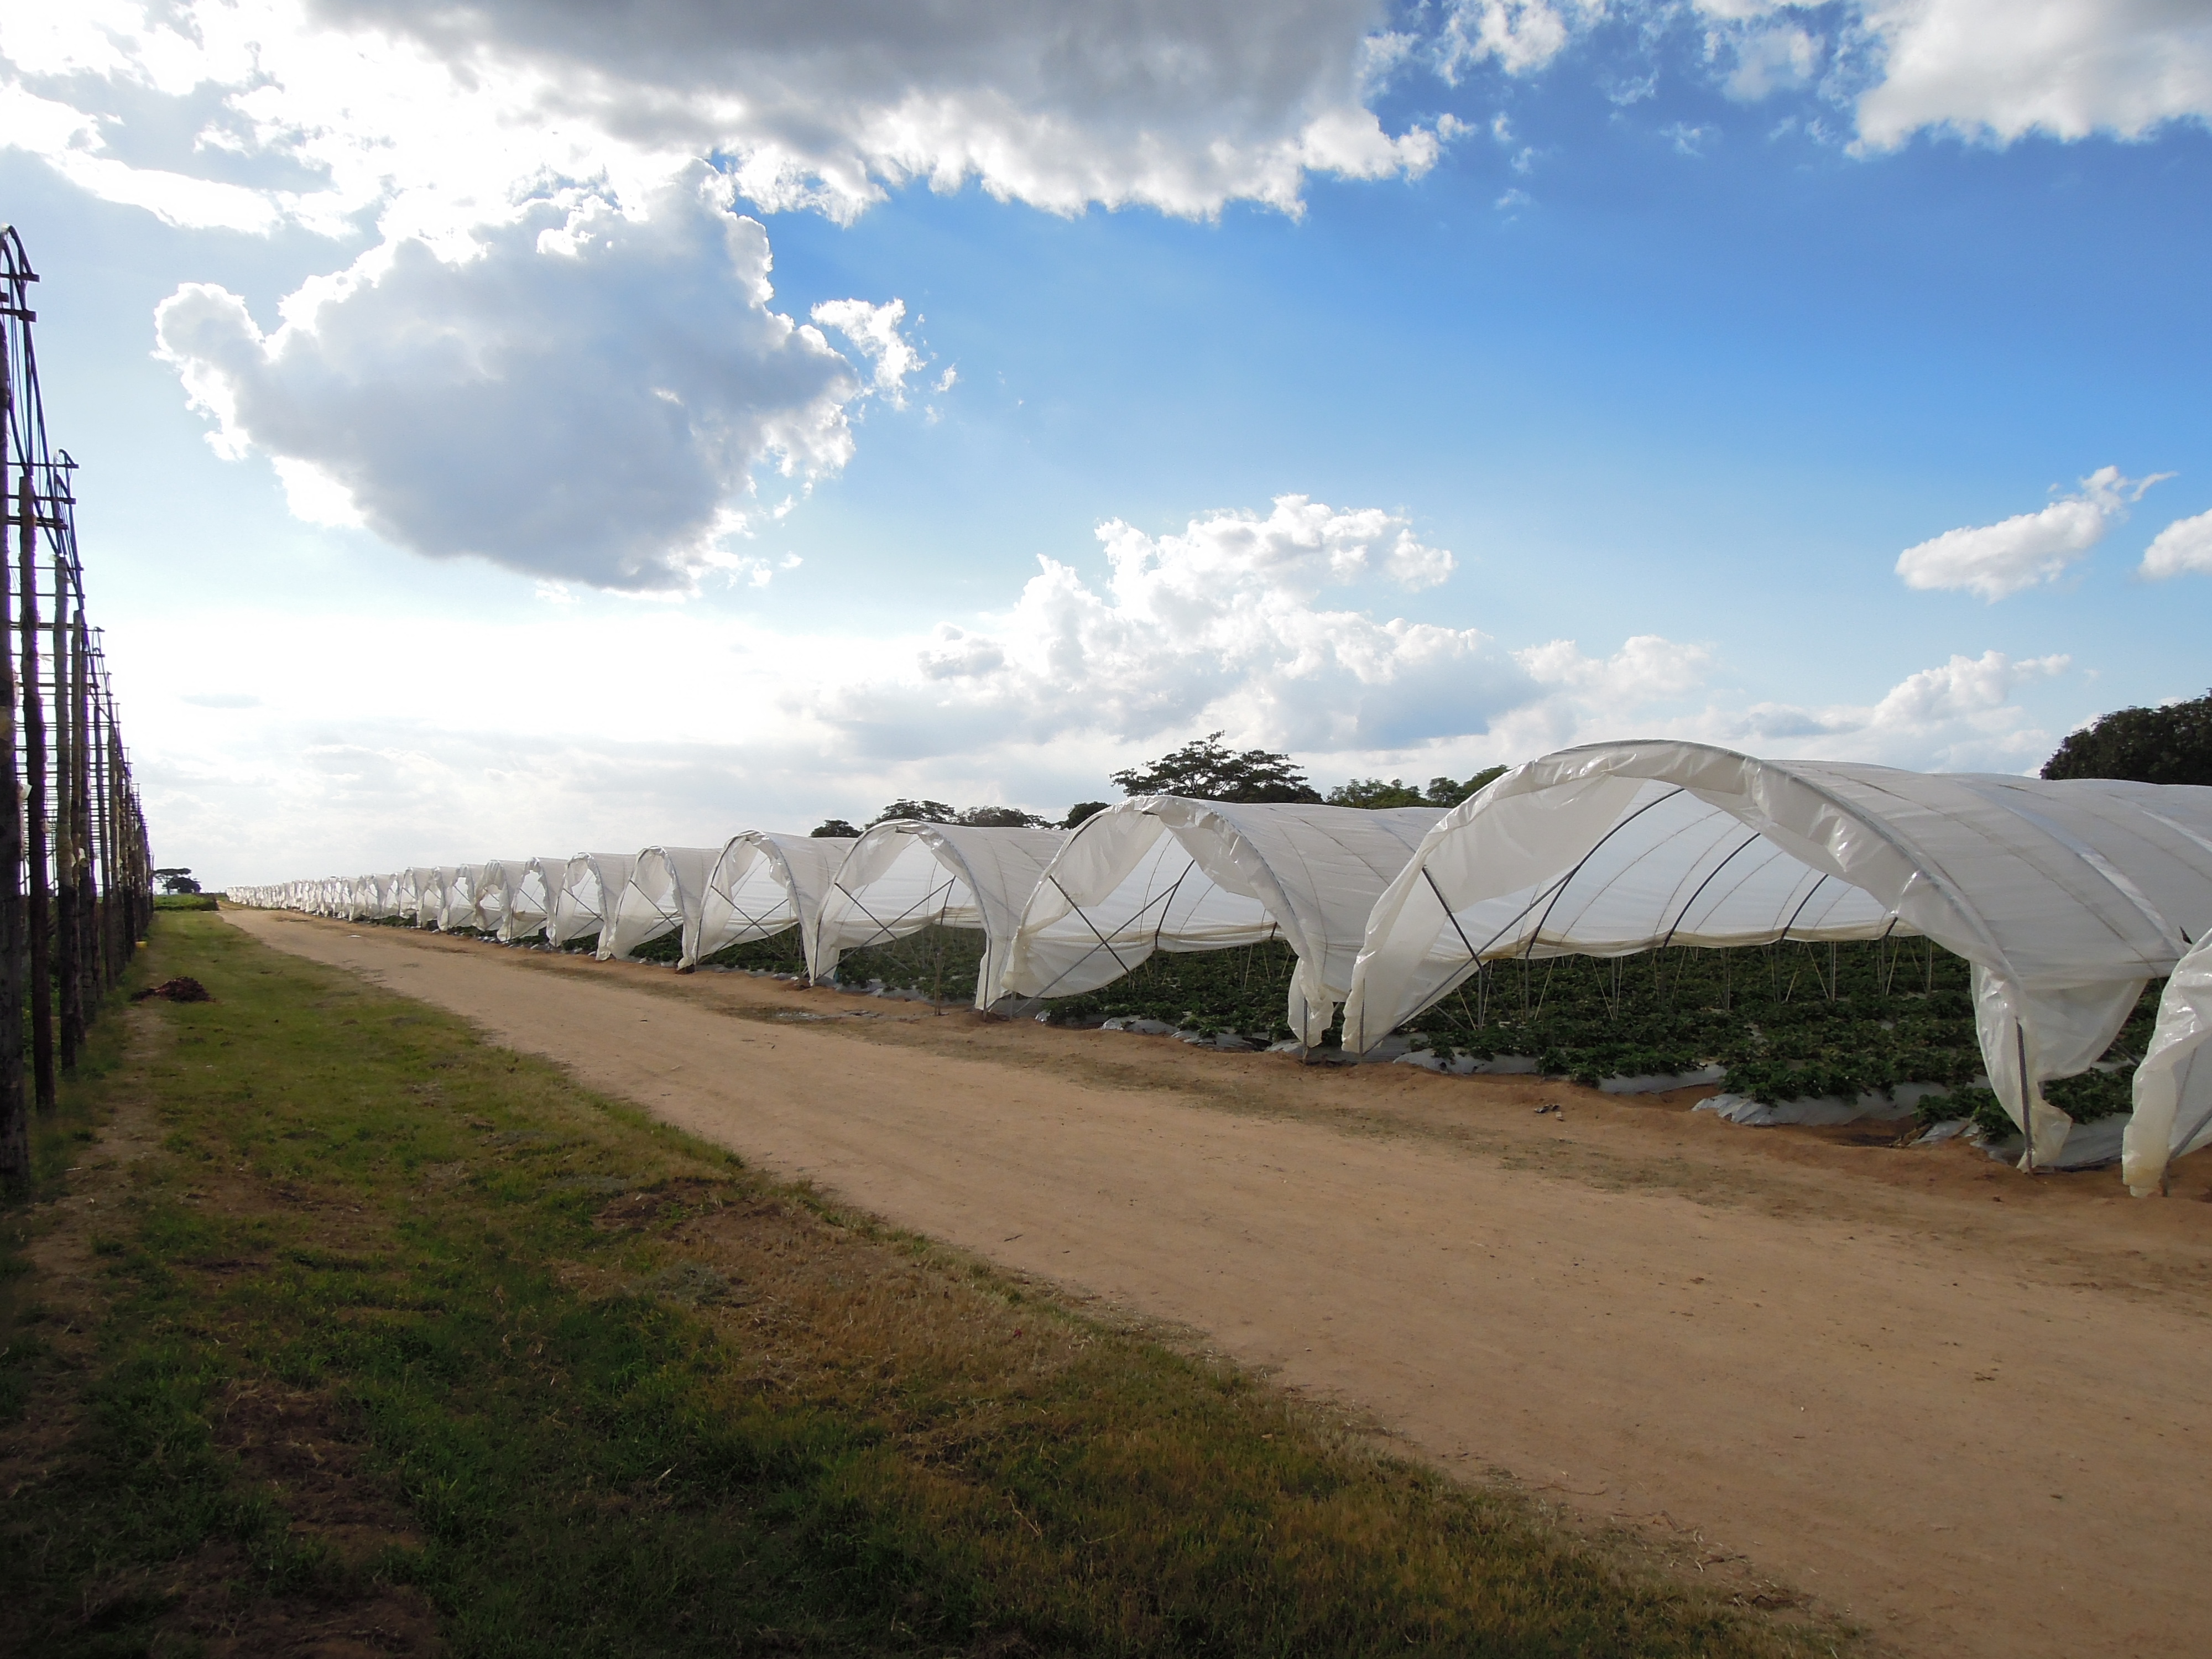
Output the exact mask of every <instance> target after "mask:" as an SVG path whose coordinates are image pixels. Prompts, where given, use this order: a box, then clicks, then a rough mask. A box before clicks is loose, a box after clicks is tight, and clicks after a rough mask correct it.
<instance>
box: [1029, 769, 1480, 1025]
mask: <svg viewBox="0 0 2212 1659" xmlns="http://www.w3.org/2000/svg"><path fill="white" fill-rule="evenodd" d="M1443 815H1444V814H1443V808H1441V807H1434V806H1398V807H1389V808H1385V809H1384V810H1383V811H1366V810H1364V809H1363V808H1360V807H1355V806H1321V805H1306V804H1304V803H1273V802H1269V803H1265V804H1248V803H1242V802H1231V801H1207V800H1186V799H1182V798H1181V797H1179V796H1174V795H1146V796H1139V798H1137V799H1134V800H1127V801H1123V802H1121V803H1120V804H1119V805H1115V806H1111V807H1109V808H1108V809H1107V810H1106V811H1103V812H1099V813H1095V814H1093V815H1092V816H1091V817H1088V818H1085V820H1084V821H1083V823H1081V824H1079V826H1078V827H1077V828H1076V829H1075V831H1074V833H1073V836H1071V837H1070V838H1069V840H1068V842H1067V845H1066V846H1065V847H1063V848H1061V849H1060V855H1059V856H1058V857H1057V858H1055V859H1054V860H1053V861H1052V864H1051V866H1049V867H1048V869H1047V870H1046V871H1045V872H1044V875H1043V878H1042V880H1041V881H1040V882H1039V883H1038V884H1037V887H1036V891H1035V892H1034V893H1032V894H1031V895H1030V901H1029V903H1028V904H1027V906H1026V907H1025V908H1024V911H1023V914H1022V918H1021V923H1020V926H1019V927H1018V929H1017V930H1016V932H1015V934H1014V938H1013V939H1012V944H1011V945H1010V946H1009V948H1008V950H1007V952H1006V972H1005V975H1004V976H1003V978H1002V979H1001V981H1000V986H1001V989H1002V990H1003V991H1004V992H1006V994H1012V995H1016V996H1030V997H1064V996H1077V995H1080V994H1082V993H1083V992H1085V991H1091V990H1096V989H1097V987H1099V986H1102V985H1104V984H1107V983H1109V982H1110V981H1114V980H1116V979H1119V978H1120V977H1121V975H1124V974H1126V973H1127V972H1129V970H1130V969H1133V968H1135V967H1136V966H1137V965H1138V964H1139V963H1141V962H1143V961H1144V960H1145V959H1146V957H1149V956H1151V955H1152V952H1153V951H1217V950H1221V949H1224V948H1225V947H1227V946H1230V945H1253V944H1258V943H1261V942H1262V941H1264V940H1267V939H1278V938H1279V939H1282V940H1283V941H1284V942H1285V944H1287V945H1289V946H1290V947H1291V951H1292V952H1293V953H1294V954H1295V955H1296V956H1297V971H1296V972H1295V973H1294V974H1293V975H1292V976H1291V990H1290V1001H1289V1006H1288V1008H1287V1010H1286V1011H1285V1012H1286V1018H1287V1021H1288V1024H1289V1025H1290V1027H1291V1030H1293V1031H1295V1032H1297V1034H1298V1040H1299V1041H1300V1042H1304V1043H1305V1044H1306V1045H1307V1046H1308V1047H1313V1046H1316V1045H1317V1044H1319V1043H1320V1042H1321V1040H1322V1036H1323V1035H1324V1034H1326V1032H1327V1031H1328V1027H1329V1024H1330V1022H1331V1021H1332V1020H1333V1019H1334V1018H1335V1014H1336V1008H1337V1005H1338V1003H1340V1002H1341V1001H1342V1000H1344V996H1345V994H1346V991H1347V990H1348V989H1349V988H1350V987H1351V983H1352V963H1353V961H1354V960H1355V958H1356V957H1358V951H1359V943H1360V940H1361V939H1362V937H1363V936H1364V933H1365V932H1366V927H1367V915H1368V912H1369V911H1370V910H1371V909H1372V908H1374V905H1375V901H1376V899H1377V898H1378V897H1380V896H1381V895H1382V893H1383V889H1384V888H1385V887H1386V886H1388V885H1389V882H1390V879H1391V878H1392V877H1394V876H1395V875H1396V874H1397V873H1398V872H1399V871H1400V870H1401V869H1403V868H1404V867H1405V865H1406V860H1407V859H1409V858H1410V857H1412V856H1413V848H1415V847H1416V846H1418V845H1419V843H1420V840H1421V837H1422V836H1423V835H1424V834H1425V832H1426V831H1427V830H1428V829H1429V827H1430V826H1431V824H1433V823H1436V822H1437V819H1439V818H1441V817H1443Z"/></svg>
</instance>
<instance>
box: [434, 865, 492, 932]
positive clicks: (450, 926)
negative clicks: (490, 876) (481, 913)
mask: <svg viewBox="0 0 2212 1659" xmlns="http://www.w3.org/2000/svg"><path fill="white" fill-rule="evenodd" d="M481 867H482V866H477V865H473V864H463V865H457V866H454V867H453V869H450V870H447V872H445V877H446V885H445V891H444V894H443V896H442V897H441V901H440V902H439V905H438V931H439V932H441V933H452V932H453V930H454V929H455V928H457V927H475V926H476V925H477V871H478V870H479V869H480V868H481Z"/></svg>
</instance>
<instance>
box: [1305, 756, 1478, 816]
mask: <svg viewBox="0 0 2212 1659" xmlns="http://www.w3.org/2000/svg"><path fill="white" fill-rule="evenodd" d="M1504 775H1505V769H1504V767H1502V766H1486V767H1484V768H1483V769H1482V770H1480V772H1477V773H1476V774H1475V775H1474V776H1473V777H1471V778H1468V780H1467V781H1465V782H1462V781H1459V780H1457V779H1455V778H1443V777H1438V778H1431V779H1430V780H1429V787H1427V788H1425V789H1416V788H1415V787H1413V785H1412V784H1410V783H1407V782H1406V781H1404V780H1403V779H1402V778H1393V779H1391V780H1390V781H1389V782H1388V783H1385V782H1383V780H1382V779H1380V778H1354V779H1352V781H1351V782H1349V783H1340V784H1339V785H1337V787H1335V788H1334V789H1332V790H1330V791H1329V792H1328V804H1329V805H1331V806H1364V807H1366V808H1368V809H1369V810H1370V811H1373V810H1376V809H1378V808H1381V807H1384V806H1456V805H1459V804H1460V803H1461V802H1462V801H1463V800H1465V799H1467V798H1468V796H1469V795H1472V794H1473V793H1474V792H1475V791H1476V790H1478V789H1480V788H1481V787H1483V785H1485V784H1486V783H1488V782H1489V781H1491V780H1492V778H1501V777H1504Z"/></svg>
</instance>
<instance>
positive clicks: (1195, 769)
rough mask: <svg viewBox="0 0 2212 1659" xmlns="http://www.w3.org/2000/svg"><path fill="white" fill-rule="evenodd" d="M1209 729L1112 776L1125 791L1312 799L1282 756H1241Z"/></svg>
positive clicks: (1313, 793)
mask: <svg viewBox="0 0 2212 1659" xmlns="http://www.w3.org/2000/svg"><path fill="white" fill-rule="evenodd" d="M1221 736H1222V734H1221V733H1220V732H1208V733H1207V734H1206V736H1205V737H1203V738H1193V739H1192V740H1191V741H1190V742H1188V743H1187V744H1183V746H1182V748H1180V749H1178V750H1175V751H1174V753H1172V754H1168V755H1163V756H1161V757H1159V759H1158V760H1156V761H1154V762H1152V763H1151V764H1150V765H1149V766H1133V767H1131V768H1129V769H1127V771H1122V772H1116V773H1115V774H1114V781H1115V783H1117V784H1119V785H1121V792H1122V793H1124V794H1127V795H1182V796H1184V797H1186V798H1188V799H1192V800H1233V801H1283V800H1296V801H1314V802H1318V801H1319V800H1320V799H1321V794H1320V793H1319V792H1318V791H1317V790H1316V789H1315V788H1314V787H1313V786H1312V785H1311V784H1310V783H1308V782H1307V781H1306V775H1305V774H1304V772H1302V771H1300V770H1299V769H1298V768H1297V765H1296V764H1294V763H1292V761H1291V757H1289V756H1288V755H1279V754H1276V753H1274V752H1273V751H1272V750H1266V749H1247V750H1243V752H1242V753H1241V754H1240V753H1238V752H1237V751H1236V750H1231V749H1230V748H1228V747H1227V746H1226V745H1225V744H1223V743H1222V741H1221Z"/></svg>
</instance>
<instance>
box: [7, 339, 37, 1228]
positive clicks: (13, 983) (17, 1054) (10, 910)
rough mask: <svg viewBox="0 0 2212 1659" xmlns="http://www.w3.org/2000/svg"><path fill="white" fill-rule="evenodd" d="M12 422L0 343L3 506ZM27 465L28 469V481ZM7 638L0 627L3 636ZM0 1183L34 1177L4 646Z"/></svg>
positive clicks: (19, 836) (10, 690) (19, 863)
mask: <svg viewBox="0 0 2212 1659" xmlns="http://www.w3.org/2000/svg"><path fill="white" fill-rule="evenodd" d="M14 430H15V378H14V375H13V374H11V372H10V369H9V358H8V354H7V352H6V350H5V349H4V347H0V503H4V502H6V501H9V499H10V497H9V493H8V467H9V447H10V446H9V437H10V435H12V434H13V432H14ZM27 476H28V470H27V469H26V477H27ZM8 574H9V573H8V560H7V557H6V549H5V545H4V544H0V629H6V628H8V627H12V626H13V625H14V623H15V604H14V597H13V594H12V593H11V592H10V589H12V588H13V587H14V586H15V584H14V583H12V582H11V581H9V579H8ZM6 637H7V635H6V634H5V632H4V631H0V640H4V639H5V638H6ZM0 755H4V757H5V763H4V764H0V1180H4V1181H5V1182H8V1184H9V1185H10V1186H21V1185H23V1184H24V1183H26V1182H28V1181H29V1180H30V1178H31V1122H30V1118H31V1115H30V1111H29V1103H28V1102H27V1100H26V1098H25V1091H24V1088H23V1018H22V1007H23V814H22V794H21V788H20V780H19V778H18V775H17V773H16V770H15V661H14V657H13V654H12V653H9V652H8V651H5V650H0Z"/></svg>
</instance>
